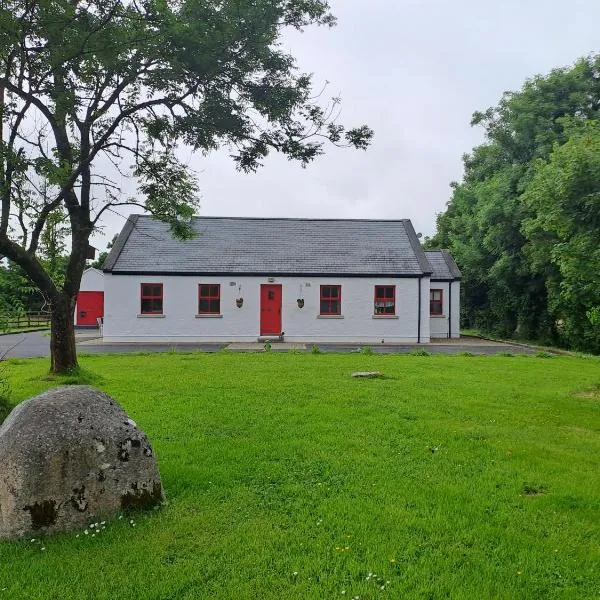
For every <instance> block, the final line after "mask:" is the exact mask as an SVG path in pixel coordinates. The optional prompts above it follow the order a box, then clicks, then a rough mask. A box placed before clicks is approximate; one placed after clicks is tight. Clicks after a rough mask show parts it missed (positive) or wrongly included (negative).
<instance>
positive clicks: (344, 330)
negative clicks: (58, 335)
mask: <svg viewBox="0 0 600 600" xmlns="http://www.w3.org/2000/svg"><path fill="white" fill-rule="evenodd" d="M193 229H194V231H195V232H196V235H195V236H194V237H193V239H191V240H185V241H183V240H177V239H175V238H173V236H172V235H171V234H170V232H169V227H168V225H166V224H164V223H162V222H160V221H157V220H155V219H153V218H151V217H149V216H142V215H133V216H131V217H130V218H129V219H128V221H127V223H126V225H125V227H124V228H123V231H122V232H121V234H120V236H119V238H118V239H117V241H116V243H115V244H114V246H113V248H112V249H111V252H110V254H109V256H108V258H107V260H106V263H105V264H104V293H105V305H104V339H105V341H110V342H213V341H214V342H234V341H256V340H257V339H265V338H267V339H268V338H279V339H285V340H286V341H292V342H356V343H369V344H375V343H377V344H380V343H405V342H413V343H419V342H421V343H423V342H429V340H430V337H432V336H435V337H449V336H451V337H458V336H459V318H458V315H459V296H460V294H459V292H460V289H459V288H460V272H459V271H458V268H457V267H456V264H455V263H454V261H453V260H452V258H451V257H450V255H449V254H448V253H447V252H445V251H436V252H430V253H428V254H426V253H425V252H424V251H423V249H422V248H421V245H420V243H419V240H418V239H417V236H416V234H415V231H414V229H413V226H412V224H411V222H410V221H409V220H407V219H403V220H397V221H384V220H341V219H259V218H256V219H255V218H225V217H195V218H194V221H193ZM432 276H434V278H435V279H434V281H433V282H432Z"/></svg>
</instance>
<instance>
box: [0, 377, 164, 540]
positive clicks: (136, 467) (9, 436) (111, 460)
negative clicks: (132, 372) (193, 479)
mask: <svg viewBox="0 0 600 600" xmlns="http://www.w3.org/2000/svg"><path fill="white" fill-rule="evenodd" d="M162 500H163V489H162V485H161V481H160V475H159V472H158V466H157V463H156V459H155V457H154V453H153V451H152V448H151V447H150V443H149V442H148V438H147V437H146V436H145V434H144V432H143V431H141V430H140V429H139V428H138V427H137V425H136V424H135V423H134V421H132V420H131V419H130V418H129V417H128V416H127V414H126V413H125V411H124V410H123V409H122V408H121V407H120V406H119V405H118V404H117V402H116V401H115V400H113V399H112V398H111V397H110V396H107V395H106V394H103V393H102V392H100V391H98V390H96V389H94V388H92V387H89V386H83V385H78V386H69V387H61V388H56V389H53V390H50V391H49V392H45V393H43V394H40V395H39V396H36V397H34V398H31V399H29V400H26V401H25V402H23V403H22V404H19V405H18V406H17V407H16V408H15V409H14V410H13V411H12V412H11V413H10V415H9V416H8V417H7V418H6V420H5V421H4V423H3V424H2V426H0V538H17V537H19V536H22V535H24V534H25V533H28V534H30V533H32V532H36V533H50V532H54V531H64V530H69V529H73V528H76V527H81V526H83V525H86V524H87V523H89V522H90V520H91V519H93V518H96V517H104V518H110V517H111V516H114V515H115V514H116V513H118V512H119V511H121V510H126V509H130V508H138V507H140V508H141V507H148V508H150V507H152V506H155V505H157V504H159V503H160V502H161V501H162Z"/></svg>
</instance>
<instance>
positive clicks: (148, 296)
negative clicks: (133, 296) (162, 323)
mask: <svg viewBox="0 0 600 600" xmlns="http://www.w3.org/2000/svg"><path fill="white" fill-rule="evenodd" d="M144 287H148V288H159V289H160V294H156V293H155V291H156V290H154V289H150V291H148V290H147V289H146V290H144ZM158 300H160V309H146V310H144V301H150V302H151V303H155V302H156V301H158ZM163 308H164V289H163V284H162V283H141V284H140V313H141V314H142V315H162V314H163Z"/></svg>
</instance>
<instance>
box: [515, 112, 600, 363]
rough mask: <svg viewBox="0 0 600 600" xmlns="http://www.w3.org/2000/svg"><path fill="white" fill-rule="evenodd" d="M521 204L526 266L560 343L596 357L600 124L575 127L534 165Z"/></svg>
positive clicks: (599, 334)
mask: <svg viewBox="0 0 600 600" xmlns="http://www.w3.org/2000/svg"><path fill="white" fill-rule="evenodd" d="M523 200H524V202H525V203H527V205H528V206H529V207H530V208H531V212H532V214H533V216H532V217H531V218H530V219H528V220H526V221H525V222H524V224H523V230H524V233H525V235H526V237H527V240H528V241H527V246H526V248H525V250H526V253H527V255H528V257H529V258H530V260H531V263H532V267H533V269H535V270H536V271H537V272H539V273H541V274H543V275H544V279H545V282H546V288H547V292H548V308H549V311H550V312H551V314H552V317H553V319H554V320H555V322H557V323H558V324H559V327H558V334H559V336H560V339H561V341H562V342H563V343H564V344H566V345H569V346H572V347H575V348H579V349H586V350H592V351H594V352H600V328H599V327H598V326H599V325H600V322H599V320H598V315H600V125H599V124H598V122H596V121H588V122H584V123H583V124H580V123H576V124H575V127H574V129H573V132H572V135H571V137H570V138H569V140H568V141H567V142H566V143H565V144H563V145H556V146H555V149H554V151H553V152H552V154H551V155H550V158H549V160H547V161H544V160H541V159H540V160H539V161H537V163H536V165H535V175H534V177H533V178H532V180H531V181H530V182H529V184H528V185H527V188H526V189H525V192H524V194H523Z"/></svg>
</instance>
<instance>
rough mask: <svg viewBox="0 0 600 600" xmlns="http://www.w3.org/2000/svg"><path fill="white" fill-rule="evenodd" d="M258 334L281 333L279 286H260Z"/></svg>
mask: <svg viewBox="0 0 600 600" xmlns="http://www.w3.org/2000/svg"><path fill="white" fill-rule="evenodd" d="M260 335H281V286H280V285H272V284H265V285H261V286H260Z"/></svg>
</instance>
